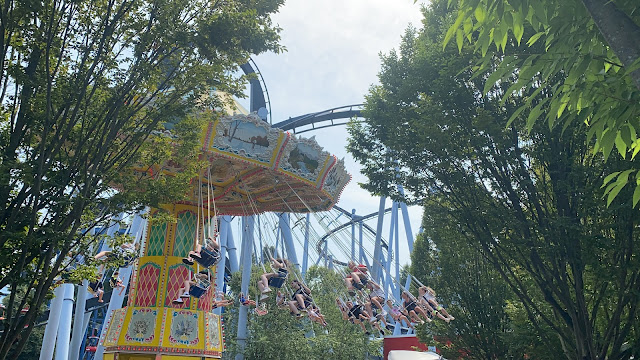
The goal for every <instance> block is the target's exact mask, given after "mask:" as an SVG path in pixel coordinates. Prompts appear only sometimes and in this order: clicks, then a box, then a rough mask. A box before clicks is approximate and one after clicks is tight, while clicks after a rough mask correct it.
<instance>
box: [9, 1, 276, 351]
mask: <svg viewBox="0 0 640 360" xmlns="http://www.w3.org/2000/svg"><path fill="white" fill-rule="evenodd" d="M282 3H283V0H255V1H245V0H231V1H223V2H220V1H204V0H196V1H192V0H189V1H187V0H177V1H175V0H171V1H169V0H159V1H142V0H109V1H88V0H80V1H41V2H38V1H31V0H24V1H22V0H9V1H5V2H3V3H2V4H0V43H1V46H0V53H1V55H2V61H3V62H2V72H1V73H0V89H1V90H0V122H1V126H0V203H1V204H2V206H3V208H2V211H1V212H0V229H1V231H0V249H1V251H2V256H0V288H4V287H5V286H8V287H9V288H10V289H11V294H10V296H9V300H8V302H7V318H6V320H5V321H4V323H3V325H4V331H3V332H2V334H1V335H0V358H4V357H6V354H7V353H8V351H9V349H10V348H11V347H13V349H14V351H15V352H16V353H19V352H20V349H22V347H23V346H24V344H25V342H26V339H27V338H28V335H29V333H30V332H31V330H32V327H33V322H34V319H35V318H36V316H37V313H38V309H39V308H40V306H41V305H42V304H43V301H44V300H45V298H46V296H47V294H48V293H49V292H50V289H51V285H52V283H53V282H54V278H55V277H56V276H57V275H58V274H59V272H60V271H62V270H63V269H64V268H65V267H66V266H67V265H68V260H69V259H71V258H72V257H66V256H65V255H66V254H68V253H70V252H72V253H73V254H75V253H78V252H86V251H87V250H88V249H89V247H90V246H91V244H92V242H95V240H96V239H95V238H92V237H90V236H88V234H89V233H90V230H91V229H92V228H94V227H95V226H97V225H105V224H107V223H108V222H109V221H110V220H111V219H112V218H113V217H114V215H115V214H117V213H119V212H122V211H130V210H134V209H136V208H140V207H141V205H142V204H144V205H152V206H153V205H157V204H158V203H166V202H172V201H174V200H176V199H180V198H181V197H182V196H184V194H185V187H186V186H187V184H188V181H189V179H191V178H192V177H193V176H195V175H196V174H197V172H198V167H199V166H200V165H199V164H198V162H197V155H198V147H197V144H198V137H199V133H200V130H201V128H202V126H203V124H204V123H205V122H206V121H209V120H211V119H213V118H214V117H215V116H217V114H216V113H213V112H211V111H210V109H212V108H214V107H217V106H219V105H221V104H222V102H223V101H222V100H221V99H220V98H219V97H218V96H216V94H215V93H212V90H213V89H215V90H217V91H222V92H227V93H230V94H238V93H239V92H240V90H241V89H242V88H243V84H244V79H243V78H242V77H236V76H234V75H232V74H234V73H235V70H236V69H237V67H238V65H239V64H242V63H244V62H246V61H247V60H248V57H249V55H251V54H258V53H261V52H264V51H276V52H277V51H280V50H281V48H280V46H279V45H278V40H279V35H278V32H279V29H278V28H277V27H276V26H274V25H273V24H272V23H271V19H270V16H271V14H273V13H274V12H276V11H277V9H278V8H279V6H280V5H281V4H282ZM164 124H169V125H170V128H171V132H172V136H171V137H168V136H153V137H152V138H150V136H151V134H154V133H155V134H161V132H158V131H163V130H164V127H163V125H164ZM169 161H171V162H172V163H173V164H176V163H177V164H181V165H182V166H183V171H181V172H179V173H178V174H177V175H176V176H174V177H170V176H166V175H165V174H163V172H162V169H155V170H159V171H155V172H154V173H153V176H146V175H143V173H142V172H135V173H134V172H132V171H131V168H132V166H133V165H134V164H137V166H138V167H139V168H140V169H142V170H145V169H147V168H148V166H150V165H151V164H166V163H168V162H169ZM149 174H151V173H149ZM114 185H117V190H114V189H113V186H114ZM73 254H72V255H73ZM22 286H24V287H25V288H26V289H28V291H27V295H26V296H18V295H17V291H15V290H16V289H17V288H18V287H22ZM25 305H30V310H29V312H27V313H26V315H25V316H20V309H21V308H23V307H24V306H25ZM25 326H26V328H25Z"/></svg>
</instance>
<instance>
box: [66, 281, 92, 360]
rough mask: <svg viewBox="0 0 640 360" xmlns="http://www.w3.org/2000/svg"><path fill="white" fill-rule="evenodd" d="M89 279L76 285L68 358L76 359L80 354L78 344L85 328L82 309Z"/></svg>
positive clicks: (70, 359) (83, 309) (85, 300)
mask: <svg viewBox="0 0 640 360" xmlns="http://www.w3.org/2000/svg"><path fill="white" fill-rule="evenodd" d="M88 287H89V281H88V280H82V285H80V286H78V295H77V296H76V311H75V315H74V320H73V330H72V332H71V344H70V345H69V360H78V357H79V356H80V346H81V345H82V337H83V336H84V333H85V330H86V329H87V328H86V326H83V325H84V311H85V307H86V304H87V293H88V290H87V289H88Z"/></svg>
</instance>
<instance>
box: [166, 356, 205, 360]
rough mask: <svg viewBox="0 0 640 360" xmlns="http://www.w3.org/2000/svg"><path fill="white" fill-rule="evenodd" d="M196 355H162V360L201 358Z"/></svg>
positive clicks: (196, 359) (197, 359) (192, 359)
mask: <svg viewBox="0 0 640 360" xmlns="http://www.w3.org/2000/svg"><path fill="white" fill-rule="evenodd" d="M201 359H202V358H201V357H198V356H177V355H162V360H201Z"/></svg>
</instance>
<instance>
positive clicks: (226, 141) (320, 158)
mask: <svg viewBox="0 0 640 360" xmlns="http://www.w3.org/2000/svg"><path fill="white" fill-rule="evenodd" d="M201 142H202V145H203V146H202V150H203V151H204V156H206V159H207V160H208V162H209V165H210V166H209V168H208V169H207V170H205V171H203V173H202V174H201V176H200V179H198V180H197V181H194V184H195V185H196V186H193V187H192V189H191V191H192V195H191V197H190V199H191V200H187V201H184V202H183V203H185V204H190V205H194V206H199V207H206V206H207V203H208V205H209V206H210V207H211V208H212V209H213V205H214V203H215V207H216V210H217V212H218V214H222V215H224V214H227V215H251V214H259V213H262V212H267V211H275V212H309V211H323V210H328V209H330V208H331V207H332V206H333V205H334V204H335V203H336V202H337V201H338V198H339V196H340V194H341V192H342V190H343V189H344V187H345V186H346V184H347V183H348V182H349V181H350V179H351V176H350V175H349V174H348V173H347V172H346V171H345V168H344V162H343V161H342V160H338V159H336V158H335V156H332V155H330V154H329V153H328V152H326V151H324V150H323V149H322V148H321V147H320V146H319V145H318V144H317V142H316V141H315V139H314V138H310V139H306V138H298V137H296V136H292V135H290V134H289V133H287V132H284V131H282V130H280V129H276V128H271V127H270V125H269V124H267V123H266V122H264V121H262V120H261V119H260V118H259V117H258V116H257V115H254V114H250V115H241V114H237V115H233V116H226V117H222V118H220V119H218V120H216V121H215V122H212V123H209V126H208V127H207V129H206V130H205V132H204V134H203V136H202V139H201ZM157 171H162V172H165V173H168V174H172V173H178V172H180V171H181V166H180V164H175V163H171V164H164V165H163V166H161V167H160V166H157V167H155V169H154V170H153V171H152V172H157Z"/></svg>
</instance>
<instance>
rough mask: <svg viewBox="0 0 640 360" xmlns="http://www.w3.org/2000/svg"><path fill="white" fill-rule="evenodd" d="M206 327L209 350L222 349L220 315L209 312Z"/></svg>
mask: <svg viewBox="0 0 640 360" xmlns="http://www.w3.org/2000/svg"><path fill="white" fill-rule="evenodd" d="M206 327H207V328H206V338H207V350H222V339H221V328H220V316H218V315H216V314H213V313H207V314H206Z"/></svg>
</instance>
